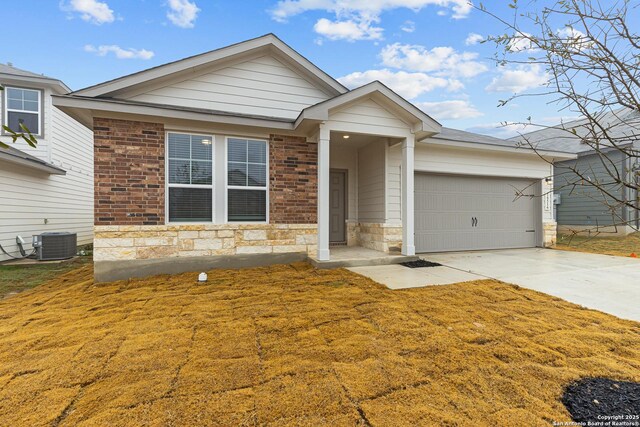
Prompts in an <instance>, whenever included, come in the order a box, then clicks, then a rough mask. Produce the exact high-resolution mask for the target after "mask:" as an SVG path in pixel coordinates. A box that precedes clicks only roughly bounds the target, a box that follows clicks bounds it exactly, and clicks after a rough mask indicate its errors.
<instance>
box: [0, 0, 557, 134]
mask: <svg viewBox="0 0 640 427" xmlns="http://www.w3.org/2000/svg"><path fill="white" fill-rule="evenodd" d="M486 3H488V6H489V7H491V8H492V9H493V10H496V11H498V12H500V13H505V14H506V13H508V11H507V8H506V5H505V3H506V2H502V1H499V2H498V1H495V2H491V1H488V2H486ZM3 14H4V16H8V17H10V18H11V22H12V23H28V24H26V25H25V26H24V27H19V26H14V25H13V24H12V25H11V29H10V30H7V29H6V28H7V27H6V26H5V33H6V32H7V31H9V32H10V35H9V37H8V40H10V42H9V43H6V40H7V39H6V38H5V43H3V46H2V48H0V62H4V63H6V62H12V63H13V64H14V65H15V66H16V67H18V68H23V69H27V70H30V71H34V72H38V73H43V74H46V75H50V76H53V77H57V78H59V79H61V80H63V81H64V82H65V83H66V84H67V85H68V86H70V87H71V88H72V89H74V90H75V89H80V88H82V87H85V86H89V85H92V84H96V83H99V82H102V81H105V80H109V79H112V78H116V77H119V76H122V75H125V74H129V73H132V72H135V71H139V70H142V69H145V68H149V67H152V66H156V65H160V64H163V63H166V62H169V61H174V60H177V59H180V58H183V57H186V56H189V55H194V54H198V53H202V52H206V51H208V50H212V49H216V48H219V47H223V46H225V45H228V44H231V43H236V42H239V41H243V40H246V39H249V38H252V37H256V36H259V35H262V34H265V33H269V32H273V33H275V34H276V35H277V36H279V37H280V38H281V39H282V40H284V41H285V42H286V43H287V44H289V45H290V46H292V47H293V48H294V49H296V50H297V51H298V52H300V53H301V54H302V55H304V56H305V57H307V58H308V59H310V60H311V61H312V62H314V63H315V64H316V65H318V66H319V67H320V68H322V69H323V70H325V71H326V72H327V73H329V74H330V75H332V76H333V77H336V78H339V79H340V80H341V81H342V82H343V83H344V84H345V85H347V86H350V87H354V86H358V85H361V84H364V83H367V82H368V81H370V80H373V79H379V80H382V81H383V82H384V83H386V84H387V85H389V86H390V87H392V88H393V89H394V90H396V91H397V92H398V93H400V94H401V95H403V96H404V97H406V98H407V99H409V100H410V101H411V102H413V103H415V104H416V105H418V106H419V107H421V108H422V109H423V110H424V111H425V112H426V113H428V114H431V115H433V116H434V117H435V118H437V119H438V120H439V121H440V122H441V123H443V124H444V125H446V126H450V127H455V128H458V129H467V130H473V131H477V132H482V133H488V134H492V135H496V136H510V135H512V134H513V132H514V129H513V127H509V128H506V129H505V128H502V129H496V125H497V124H498V123H500V122H503V121H523V120H525V119H526V118H527V117H528V116H532V117H533V119H534V120H538V121H545V122H548V123H552V122H554V121H559V118H560V117H561V116H562V114H561V113H558V111H557V109H556V108H555V107H554V106H553V105H546V104H545V103H544V102H543V101H542V100H535V99H532V98H521V99H519V100H517V102H513V103H512V104H510V105H508V106H506V107H501V108H498V107H497V104H498V100H500V99H504V98H506V97H508V96H509V95H511V94H513V93H514V92H521V93H523V92H526V91H530V90H536V87H538V86H539V85H540V83H541V82H542V81H543V80H544V70H542V69H539V68H536V67H535V66H527V65H524V66H521V67H519V68H516V67H513V66H510V67H507V68H504V67H503V68H498V67H496V65H495V64H494V63H493V62H492V61H491V58H492V57H493V54H494V51H495V47H494V46H492V45H491V44H489V43H487V44H480V43H477V40H478V39H481V38H482V37H484V36H487V35H489V34H500V33H503V32H504V28H502V27H501V26H500V25H498V24H497V23H496V21H494V20H493V19H492V18H490V17H488V16H487V15H484V14H483V13H481V12H478V11H477V10H473V9H471V8H470V7H469V6H468V5H467V2H466V0H285V1H278V0H255V1H248V0H247V1H217V0H62V1H59V0H20V1H10V2H7V1H5V2H3ZM522 55H525V56H526V52H523V53H522Z"/></svg>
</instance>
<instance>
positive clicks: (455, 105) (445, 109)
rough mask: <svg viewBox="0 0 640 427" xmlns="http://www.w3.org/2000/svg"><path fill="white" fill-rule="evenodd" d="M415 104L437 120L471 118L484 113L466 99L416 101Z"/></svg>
mask: <svg viewBox="0 0 640 427" xmlns="http://www.w3.org/2000/svg"><path fill="white" fill-rule="evenodd" d="M416 106H417V107H418V108H420V109H421V110H422V111H424V112H425V113H427V114H428V115H430V116H432V117H434V118H435V119H437V120H458V119H472V118H475V117H480V116H483V115H484V114H483V113H482V112H480V111H478V110H477V109H476V107H475V106H474V105H473V104H471V103H470V102H469V101H466V100H462V99H459V100H450V101H441V102H418V103H416Z"/></svg>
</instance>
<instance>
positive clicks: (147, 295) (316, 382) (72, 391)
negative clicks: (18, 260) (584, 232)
mask: <svg viewBox="0 0 640 427" xmlns="http://www.w3.org/2000/svg"><path fill="white" fill-rule="evenodd" d="M91 275H92V271H91V268H90V267H84V268H82V269H79V270H76V271H72V272H69V273H66V274H64V275H62V276H61V277H60V278H59V279H57V280H53V281H51V282H49V283H46V284H44V285H41V286H40V287H38V288H36V289H34V290H32V291H28V292H24V293H22V294H19V295H16V296H13V297H10V298H7V299H5V300H3V301H2V302H0V319H1V321H0V425H7V426H39V425H52V426H140V425H151V426H165V425H166V426H174V425H175V426H178V425H183V426H207V425H212V426H225V427H226V426H236V425H270V426H285V425H296V426H304V425H308V426H319V425H330V426H342V425H344V426H353V425H371V426H416V425H473V426H482V425H491V426H495V425H508V426H522V425H527V426H535V425H540V426H545V425H549V422H550V421H554V420H555V421H568V420H569V419H568V413H567V412H566V411H565V409H564V407H563V406H562V404H561V403H560V402H559V400H558V399H559V397H560V395H561V393H562V389H563V387H564V386H565V385H566V384H568V383H570V382H571V381H573V380H576V379H578V378H581V377H584V376H593V375H598V376H606V377H612V378H616V379H625V380H634V381H639V380H640V324H638V323H635V322H631V321H624V320H620V319H617V318H615V317H613V316H609V315H606V314H603V313H599V312H595V311H591V310H586V309H582V308H580V307H578V306H576V305H573V304H570V303H567V302H564V301H562V300H559V299H556V298H553V297H550V296H547V295H544V294H541V293H536V292H533V291H529V290H525V289H520V288H517V287H515V286H512V285H508V284H504V283H500V282H496V281H492V280H486V281H478V282H469V283H462V284H457V285H449V286H434V287H428V288H422V289H410V290H405V291H390V290H388V289H386V288H384V287H383V286H381V285H379V284H377V283H375V282H372V281H371V280H369V279H367V278H364V277H361V276H358V275H356V274H353V273H350V272H348V271H346V270H324V271H318V270H314V269H312V268H311V267H310V266H308V265H306V264H296V265H280V266H273V267H269V268H255V269H247V270H225V271H211V272H210V276H209V277H210V281H209V283H207V284H205V285H202V284H198V283H196V282H195V274H182V275H176V276H157V277H153V278H149V279H145V280H130V281H121V282H114V283H110V284H103V285H95V284H94V283H93V281H92V278H91Z"/></svg>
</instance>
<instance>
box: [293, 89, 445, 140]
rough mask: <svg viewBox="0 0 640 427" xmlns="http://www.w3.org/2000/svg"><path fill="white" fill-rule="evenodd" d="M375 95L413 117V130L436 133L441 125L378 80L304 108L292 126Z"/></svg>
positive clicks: (324, 116)
mask: <svg viewBox="0 0 640 427" xmlns="http://www.w3.org/2000/svg"><path fill="white" fill-rule="evenodd" d="M375 95H378V96H380V97H382V98H384V99H385V100H386V101H387V102H389V103H391V104H393V105H394V106H396V107H398V108H401V109H402V110H403V111H404V112H405V113H406V114H408V115H410V116H411V117H413V118H414V119H415V121H414V125H413V128H412V130H413V131H414V132H416V133H425V134H436V133H439V132H440V131H441V129H442V125H441V124H440V123H438V122H437V121H436V120H434V119H433V118H431V117H430V116H429V115H427V114H425V113H424V112H423V111H422V110H420V109H419V108H417V107H416V106H414V105H413V104H411V103H410V102H409V101H407V100H405V99H404V98H402V97H401V96H400V95H398V94H396V93H395V92H393V91H392V90H391V89H389V88H388V87H386V86H385V85H383V84H382V83H380V82H379V81H374V82H371V83H368V84H366V85H364V86H360V87H359V88H356V89H353V90H351V91H349V92H347V93H344V94H342V95H338V96H336V97H333V98H331V99H328V100H326V101H322V102H319V103H317V104H315V105H312V106H310V107H307V108H305V109H304V110H302V111H301V112H300V114H299V115H298V117H297V118H296V121H295V125H294V126H295V128H297V127H298V126H300V124H301V123H302V122H303V121H305V120H315V121H326V120H328V119H329V111H330V110H332V109H335V108H338V107H341V106H343V105H347V104H349V103H351V102H355V101H357V100H358V99H360V98H364V97H366V96H375Z"/></svg>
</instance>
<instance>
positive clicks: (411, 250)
mask: <svg viewBox="0 0 640 427" xmlns="http://www.w3.org/2000/svg"><path fill="white" fill-rule="evenodd" d="M414 147H415V136H414V135H410V136H408V137H407V138H405V140H404V141H402V255H415V254H416V247H415V243H414V236H413V229H414V222H413V215H414V207H413V197H414V194H413V177H414V166H413V158H414Z"/></svg>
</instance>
